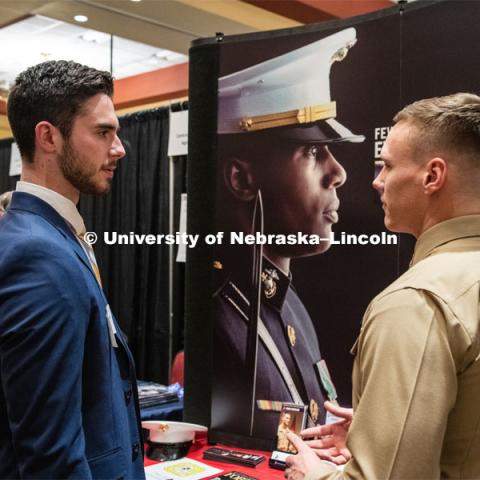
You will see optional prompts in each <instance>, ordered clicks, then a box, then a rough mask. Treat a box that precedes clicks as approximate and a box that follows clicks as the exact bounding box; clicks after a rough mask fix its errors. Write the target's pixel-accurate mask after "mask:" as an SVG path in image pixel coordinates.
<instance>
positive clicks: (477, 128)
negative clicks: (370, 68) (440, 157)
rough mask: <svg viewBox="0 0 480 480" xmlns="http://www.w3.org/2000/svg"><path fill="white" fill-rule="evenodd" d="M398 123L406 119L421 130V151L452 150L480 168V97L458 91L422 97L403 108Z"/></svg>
mask: <svg viewBox="0 0 480 480" xmlns="http://www.w3.org/2000/svg"><path fill="white" fill-rule="evenodd" d="M393 120H394V122H395V123H397V122H401V121H406V122H410V123H412V124H413V125H414V126H415V127H416V128H417V129H418V133H419V134H418V135H417V136H416V137H417V138H415V140H414V141H415V143H416V145H415V148H416V149H417V151H418V152H419V153H429V154H430V153H433V154H436V153H442V152H451V153H454V154H456V155H458V154H459V155H465V156H466V157H468V158H469V160H470V161H471V164H472V166H477V167H480V97H479V96H477V95H474V94H472V93H455V94H453V95H447V96H444V97H434V98H427V99H424V100H419V101H417V102H414V103H412V104H410V105H407V106H406V107H405V108H404V109H402V110H400V112H398V113H397V114H396V115H395V117H394V119H393Z"/></svg>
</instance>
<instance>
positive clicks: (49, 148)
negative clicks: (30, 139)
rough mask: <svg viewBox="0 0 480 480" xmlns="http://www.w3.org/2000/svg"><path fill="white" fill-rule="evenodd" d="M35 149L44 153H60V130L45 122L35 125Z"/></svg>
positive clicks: (61, 142) (61, 140)
mask: <svg viewBox="0 0 480 480" xmlns="http://www.w3.org/2000/svg"><path fill="white" fill-rule="evenodd" d="M35 149H38V150H40V151H43V152H44V153H55V152H57V153H58V152H61V151H62V149H63V137H62V134H61V133H60V130H59V129H58V128H57V127H55V126H54V125H52V124H51V123H50V122H47V121H45V120H44V121H41V122H38V123H37V124H36V125H35Z"/></svg>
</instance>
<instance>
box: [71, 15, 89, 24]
mask: <svg viewBox="0 0 480 480" xmlns="http://www.w3.org/2000/svg"><path fill="white" fill-rule="evenodd" d="M73 19H74V20H75V21H76V22H80V23H85V22H88V17H87V16H86V15H75V16H74V17H73Z"/></svg>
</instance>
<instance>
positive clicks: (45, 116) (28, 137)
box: [7, 60, 113, 162]
mask: <svg viewBox="0 0 480 480" xmlns="http://www.w3.org/2000/svg"><path fill="white" fill-rule="evenodd" d="M98 93H104V94H105V95H108V96H109V97H112V95H113V78H112V76H111V74H110V73H109V72H104V71H100V70H96V69H95V68H91V67H87V66H86V65H80V64H79V63H75V62H71V61H70V62H67V61H65V60H59V61H49V62H44V63H40V64H38V65H35V66H33V67H30V68H27V70H25V71H23V72H22V73H20V74H19V75H18V77H17V78H16V80H15V84H14V85H13V87H12V89H11V91H10V94H9V96H8V106H7V113H8V120H9V122H10V126H11V128H12V131H13V135H14V137H15V140H16V142H17V144H18V148H19V150H20V153H21V155H22V158H24V159H25V160H27V161H29V162H32V161H33V155H34V152H35V126H36V125H37V124H38V123H39V122H41V121H47V122H50V123H51V124H52V125H54V126H55V127H57V128H58V129H59V130H60V132H61V133H62V135H63V137H64V138H65V139H68V138H69V136H70V133H71V130H72V125H73V121H74V119H75V117H76V116H77V115H79V114H80V113H81V112H82V107H83V105H84V103H85V101H86V100H88V99H89V98H90V97H93V96H95V95H97V94H98Z"/></svg>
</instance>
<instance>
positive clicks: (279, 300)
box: [261, 257, 291, 311]
mask: <svg viewBox="0 0 480 480" xmlns="http://www.w3.org/2000/svg"><path fill="white" fill-rule="evenodd" d="M261 281H262V284H261V289H262V299H263V301H264V302H266V303H268V304H269V305H271V306H272V307H273V308H275V309H276V310H279V311H280V310H281V309H282V306H283V302H284V301H285V296H286V295H287V291H288V287H289V286H290V283H291V278H290V277H289V276H287V275H285V274H284V273H283V272H282V271H281V270H280V269H279V268H278V267H276V266H275V265H274V264H273V263H271V262H270V261H269V260H268V259H267V258H265V257H263V269H262V274H261Z"/></svg>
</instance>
